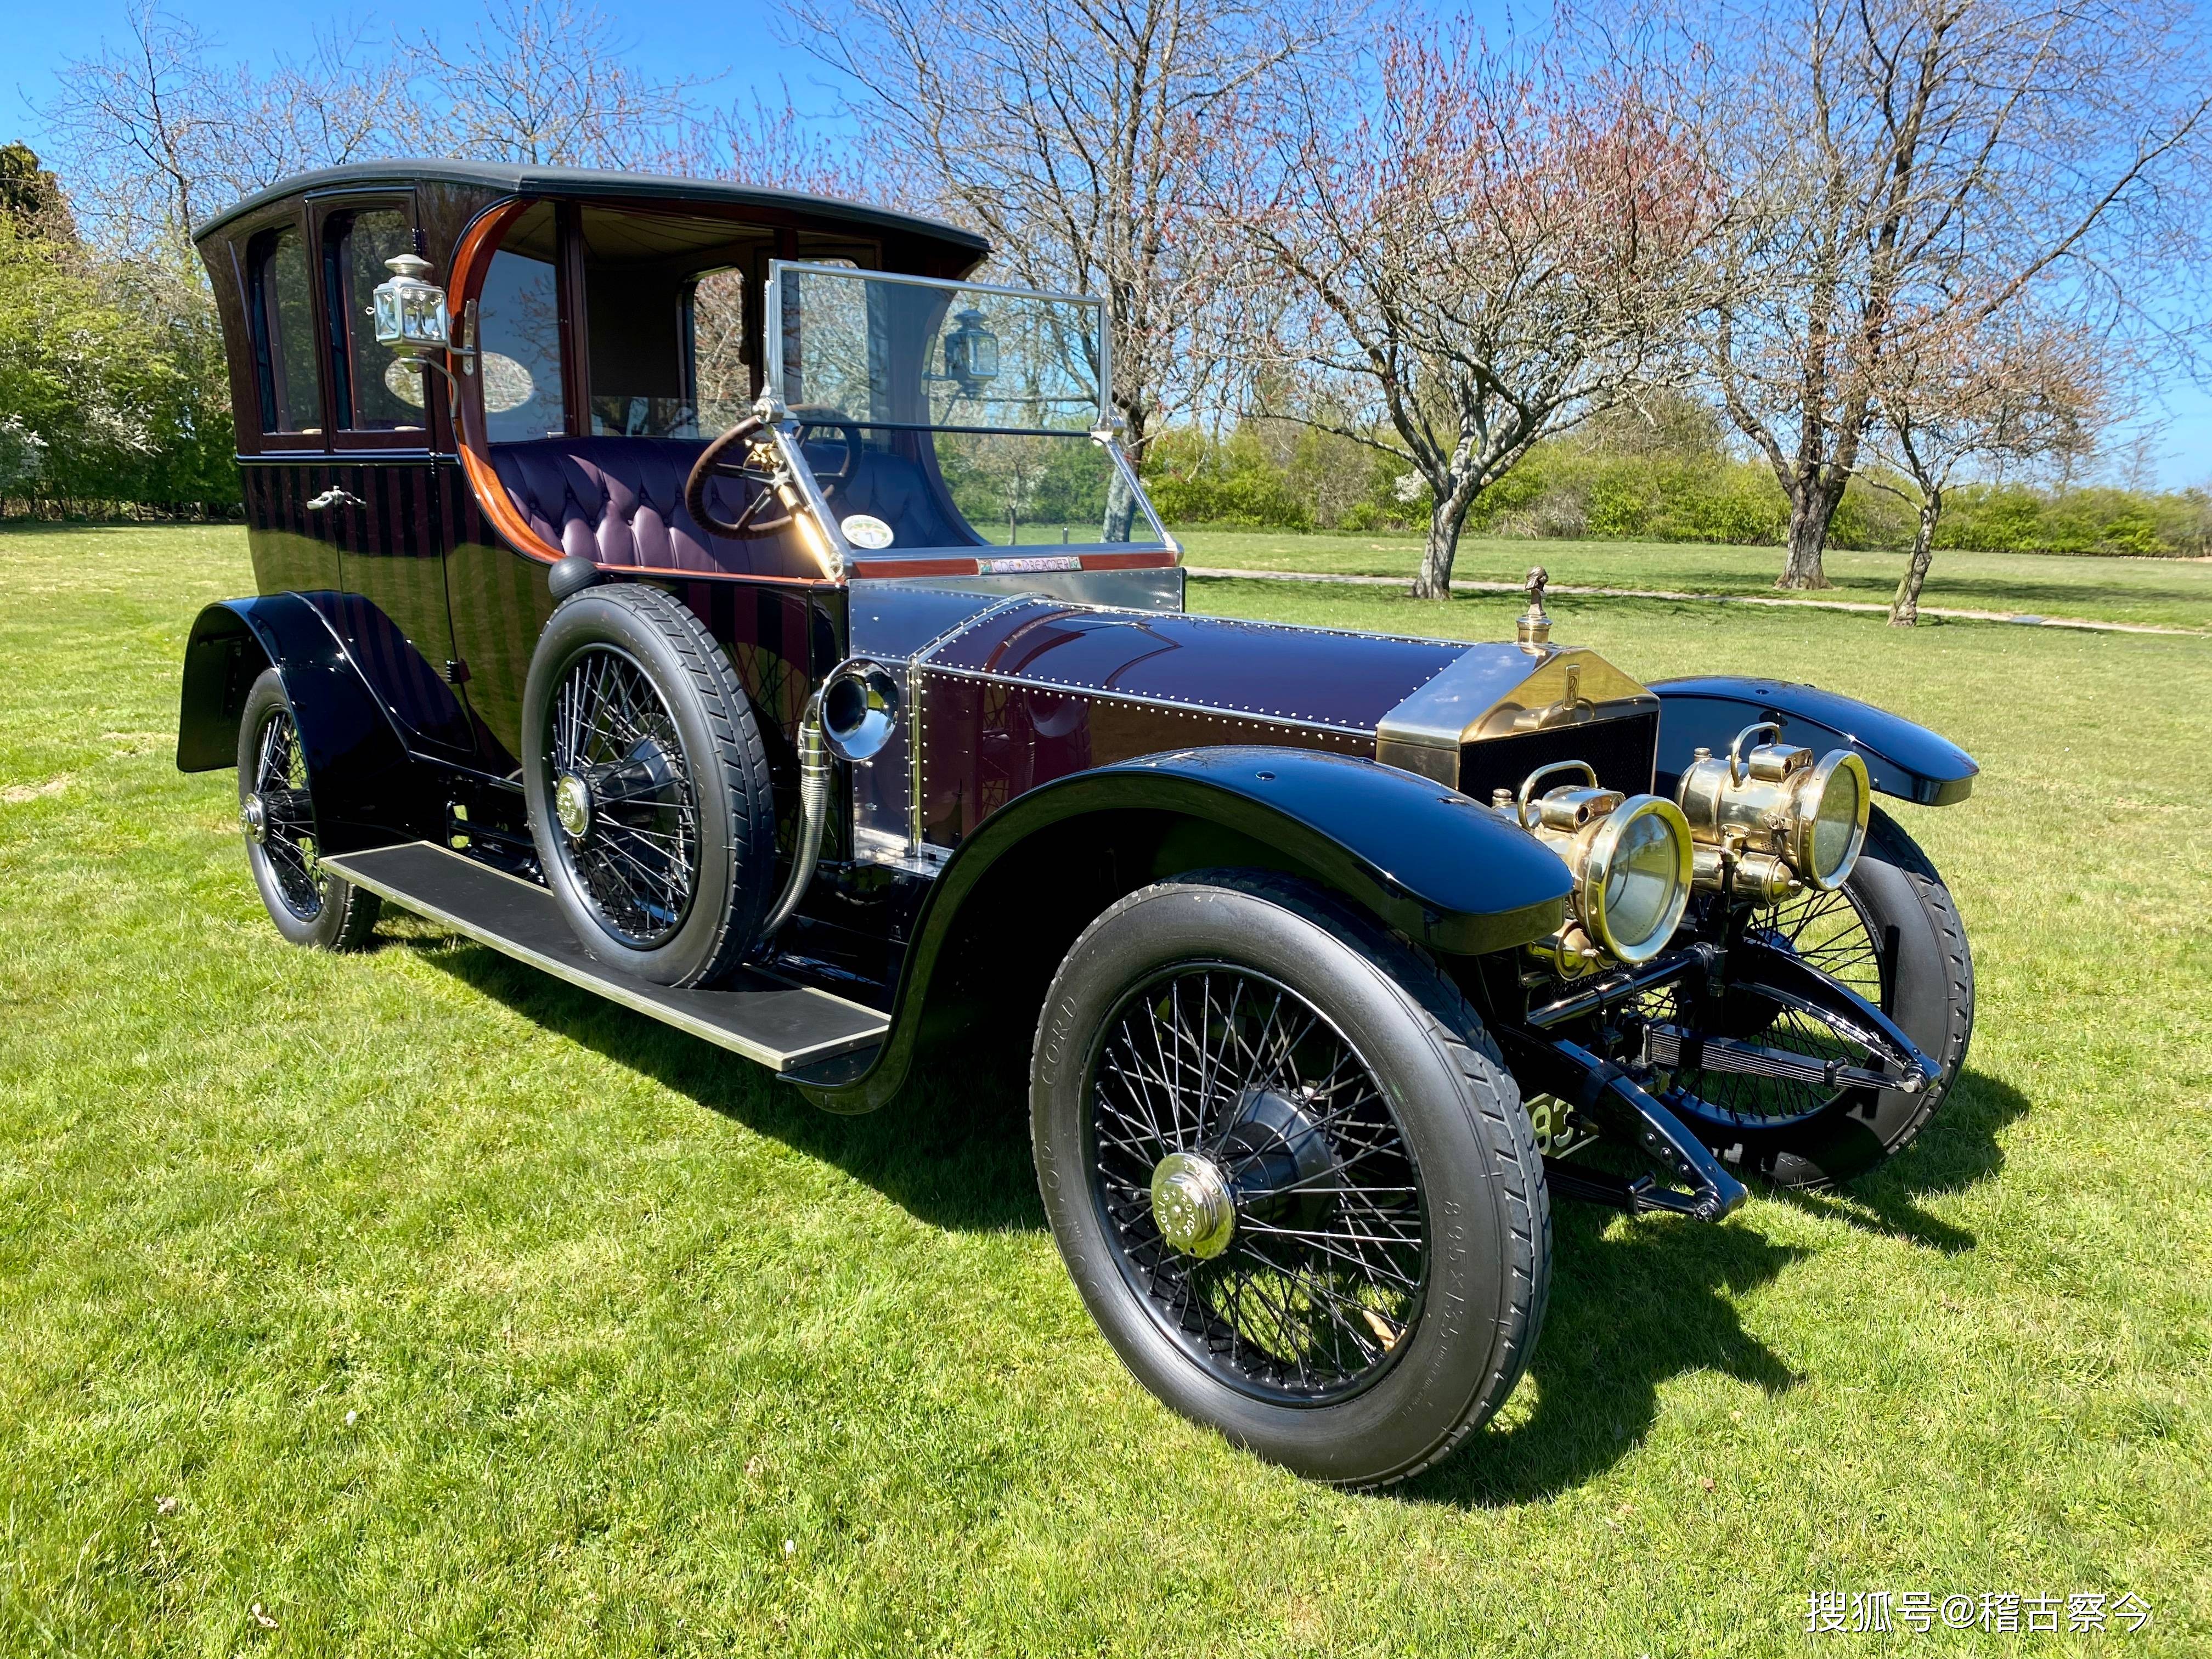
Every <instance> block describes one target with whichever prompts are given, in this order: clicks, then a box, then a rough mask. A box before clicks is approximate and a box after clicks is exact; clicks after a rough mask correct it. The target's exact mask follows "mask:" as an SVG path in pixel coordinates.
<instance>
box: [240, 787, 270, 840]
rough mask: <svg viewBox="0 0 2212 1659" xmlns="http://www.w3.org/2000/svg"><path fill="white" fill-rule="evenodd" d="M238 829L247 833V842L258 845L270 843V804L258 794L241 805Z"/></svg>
mask: <svg viewBox="0 0 2212 1659" xmlns="http://www.w3.org/2000/svg"><path fill="white" fill-rule="evenodd" d="M238 827H239V828H240V829H243V830H244V831H246V840H248V841H250V842H254V843H255V844H256V845H259V844H261V843H264V842H267V841H268V839H269V803H268V802H266V801H264V800H263V799H261V796H260V794H259V793H258V792H257V793H253V794H251V795H248V796H247V797H246V799H244V800H243V801H241V802H240V803H239V807H238Z"/></svg>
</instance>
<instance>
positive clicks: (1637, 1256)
mask: <svg viewBox="0 0 2212 1659" xmlns="http://www.w3.org/2000/svg"><path fill="white" fill-rule="evenodd" d="M1552 1222H1553V1242H1554V1253H1553V1267H1552V1300H1551V1306H1550V1309H1549V1310H1548V1311H1547V1314H1546V1316H1545V1321H1544V1330H1543V1334H1542V1335H1541V1337H1540V1338H1539V1339H1538V1340H1537V1344H1536V1353H1535V1358H1534V1360H1533V1361H1532V1362H1531V1364H1530V1365H1529V1368H1528V1381H1526V1382H1524V1383H1522V1388H1523V1389H1527V1388H1528V1387H1529V1386H1530V1384H1531V1383H1533V1384H1534V1391H1535V1395H1536V1405H1535V1409H1534V1411H1533V1412H1531V1413H1529V1414H1528V1416H1527V1417H1526V1418H1524V1419H1522V1420H1521V1421H1519V1422H1517V1423H1516V1424H1514V1425H1513V1426H1512V1427H1510V1428H1508V1429H1504V1430H1495V1429H1493V1430H1492V1431H1487V1432H1484V1433H1479V1434H1477V1435H1476V1436H1475V1437H1474V1439H1473V1440H1471V1441H1470V1442H1469V1443H1468V1444H1467V1445H1466V1446H1465V1447H1463V1448H1462V1449H1461V1451H1460V1452H1459V1454H1458V1455H1457V1456H1455V1457H1452V1458H1450V1459H1448V1460H1447V1461H1446V1462H1444V1463H1443V1464H1442V1465H1441V1466H1439V1467H1438V1468H1437V1469H1436V1470H1435V1471H1434V1472H1432V1473H1431V1474H1426V1475H1424V1476H1422V1477H1420V1478H1419V1479H1418V1480H1414V1481H1413V1482H1412V1483H1411V1484H1409V1485H1407V1486H1403V1487H1401V1488H1400V1489H1399V1490H1400V1492H1401V1495H1402V1496H1403V1497H1405V1498H1410V1499H1413V1501H1416V1502H1429V1503H1444V1504H1462V1505H1465V1506H1469V1507H1474V1506H1482V1507H1488V1506H1491V1505H1508V1504H1526V1503H1530V1502H1533V1501H1534V1500H1536V1499H1539V1498H1551V1497H1556V1496H1557V1495H1558V1494H1559V1493H1560V1492H1565V1491H1567V1490H1568V1489H1570V1488H1571V1487H1574V1486H1579V1485H1581V1484H1582V1483H1583V1481H1585V1480H1589V1479H1591V1478H1592V1477H1594V1476H1595V1475H1599V1474H1603V1473H1604V1472H1605V1471H1606V1470H1607V1469H1609V1468H1612V1467H1613V1465H1614V1464H1615V1463H1617V1462H1620V1460H1621V1459H1622V1458H1624V1457H1626V1455H1628V1453H1629V1452H1630V1450H1631V1449H1632V1448H1633V1447H1634V1446H1635V1444H1636V1443H1637V1442H1638V1440H1639V1439H1641V1438H1642V1437H1643V1436H1644V1434H1645V1433H1646V1432H1648V1431H1650V1427H1651V1425H1653V1423H1655V1422H1656V1421H1657V1420H1658V1416H1659V1389H1660V1385H1661V1384H1662V1383H1666V1382H1667V1381H1668V1379H1670V1378H1672V1377H1675V1376H1682V1375H1684V1374H1686V1373H1687V1372H1691V1371H1700V1370H1717V1371H1722V1372H1724V1373H1726V1374H1727V1375H1728V1376H1733V1377H1735V1378H1736V1379H1737V1380H1738V1381H1739V1382H1743V1383H1751V1384H1753V1385H1754V1386H1755V1387H1758V1388H1760V1389H1765V1391H1766V1392H1767V1393H1768V1394H1770V1395H1775V1394H1781V1393H1783V1392H1784V1390H1786V1389H1790V1388H1791V1387H1793V1386H1795V1384H1796V1382H1797V1376H1796V1373H1795V1372H1793V1371H1792V1370H1790V1368H1789V1366H1787V1365H1786V1364H1784V1363H1783V1362H1782V1360H1781V1359H1780V1358H1778V1356H1777V1355H1776V1354H1774V1353H1773V1352H1771V1350H1769V1349H1768V1348H1767V1347H1766V1346H1765V1344H1764V1343H1762V1342H1760V1341H1759V1339H1758V1338H1756V1337H1754V1336H1753V1335H1751V1334H1749V1333H1748V1332H1747V1331H1746V1330H1745V1329H1744V1328H1743V1327H1742V1325H1741V1322H1739V1321H1738V1319H1737V1317H1736V1310H1735V1298H1736V1297H1741V1295H1743V1294H1744V1293H1745V1292H1747V1291H1751V1290H1754V1289H1756V1288H1757V1287H1758V1286H1759V1285H1764V1284H1765V1283H1767V1282H1768V1281H1769V1280H1770V1279H1774V1278H1775V1277H1777V1276H1778V1274H1779V1273H1781V1272H1782V1270H1783V1269H1784V1268H1785V1267H1788V1266H1790V1263H1791V1262H1793V1261H1797V1260H1798V1259H1799V1258H1800V1257H1801V1256H1802V1255H1806V1254H1807V1252H1806V1251H1804V1250H1802V1249H1798V1248H1797V1247H1796V1246H1794V1245H1786V1244H1778V1243H1774V1242H1773V1241H1772V1240H1771V1239H1769V1238H1766V1237H1764V1236H1762V1235H1761V1234H1759V1233H1758V1232H1756V1231H1753V1230H1752V1229H1751V1228H1750V1227H1748V1226H1746V1225H1743V1224H1742V1223H1741V1222H1740V1221H1739V1222H1733V1223H1730V1224H1728V1225H1723V1226H1718V1227H1709V1226H1703V1225H1698V1224H1696V1223H1692V1222H1684V1221H1680V1220H1678V1219H1676V1218H1672V1217H1662V1216H1645V1217H1641V1218H1637V1219H1634V1220H1621V1219H1620V1218H1617V1217H1615V1216H1613V1214H1612V1213H1611V1212H1607V1211H1605V1210H1600V1209H1594V1208H1592V1207H1590V1206H1587V1205H1581V1204H1562V1205H1559V1206H1557V1207H1556V1208H1554V1209H1553V1212H1552Z"/></svg>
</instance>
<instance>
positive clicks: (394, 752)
mask: <svg viewBox="0 0 2212 1659" xmlns="http://www.w3.org/2000/svg"><path fill="white" fill-rule="evenodd" d="M271 666H274V667H275V668H276V671H277V672H278V673H279V674H280V675H281V676H282V677H283V682H284V696H285V699H286V701H288V702H289V703H290V704H291V706H292V717H293V720H295V722H296V723H297V725H298V726H299V729H300V745H301V754H302V756H303V757H304V758H305V759H306V762H307V785H308V788H309V789H310V790H311V791H312V792H313V795H314V799H315V816H316V827H317V829H318V831H319V835H320V837H321V843H322V850H323V851H325V852H328V853H344V852H351V851H354V850H356V849H358V848H363V847H378V846H382V845H384V844H386V843H387V842H392V841H394V840H404V839H407V838H410V837H412V836H441V835H442V834H443V825H444V818H443V811H442V806H441V801H440V797H439V794H438V792H437V791H436V789H435V787H433V780H431V779H430V778H429V777H428V776H426V775H425V769H424V768H422V766H421V765H420V764H419V763H417V762H416V760H415V759H414V757H412V756H410V754H409V753H408V750H407V744H406V743H405V741H404V739H403V738H401V736H400V734H399V731H398V727H397V726H394V725H393V723H392V717H391V715H390V714H388V713H386V710H385V708H384V707H383V705H382V704H381V703H380V702H378V700H377V698H376V696H375V694H374V692H373V691H372V690H370V689H369V686H368V682H367V681H366V680H365V679H364V678H362V674H361V671H360V670H359V669H358V668H356V666H355V665H354V662H353V659H352V658H351V657H350V656H349V655H348V654H347V652H346V649H345V647H344V645H343V642H342V641H340V640H339V639H338V637H337V635H336V634H334V633H333V632H331V627H330V624H329V623H327V622H325V620H324V618H323V617H322V615H321V613H320V612H319V611H317V610H316V609H315V607H314V606H313V605H311V604H310V603H308V601H307V599H303V598H302V597H301V596H300V595H299V594H297V593H270V594H264V595H263V596H261V597H260V598H258V599H225V600H223V601H222V602H221V603H220V604H216V605H210V606H208V608H207V609H206V610H204V611H202V612H200V614H199V617H198V618H197V620H196V621H195V622H194V623H192V631H191V637H190V639H189V640H187V641H186V642H185V673H184V695H183V702H182V705H181V707H180V708H179V711H178V719H177V768H178V769H179V771H184V772H212V771H216V770H219V769H222V768H223V767H227V766H235V765H236V764H237V763H238V722H239V719H240V715H241V714H242V713H243V712H244V709H245V706H246V692H247V691H248V690H250V689H251V688H252V684H253V682H254V680H255V679H256V678H258V676H259V675H260V673H261V671H263V670H264V669H265V668H269V667H271Z"/></svg>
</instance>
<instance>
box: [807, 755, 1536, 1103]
mask: <svg viewBox="0 0 2212 1659" xmlns="http://www.w3.org/2000/svg"><path fill="white" fill-rule="evenodd" d="M1132 811H1135V812H1145V813H1154V814H1161V815H1165V816H1170V817H1178V818H1182V819H1188V820H1196V821H1199V822H1202V823H1209V824H1212V825H1216V826H1218V827H1219V828H1220V829H1225V830H1228V831H1231V832H1233V833H1234V834H1236V835H1237V836H1241V837H1243V838H1244V839H1245V840H1246V841H1248V842H1254V843H1257V844H1258V846H1259V847H1261V848H1264V849H1266V850H1267V852H1269V853H1271V854H1274V855H1276V856H1279V858H1280V859H1281V860H1283V861H1284V862H1285V864H1287V865H1290V866H1295V867H1297V868H1301V869H1304V870H1306V871H1309V872H1311V873H1312V874H1313V875H1315V876H1316V877H1317V878H1319V879H1320V880H1322V882H1324V883H1326V884H1328V886H1330V887H1332V888H1334V889H1335V890H1337V891H1339V892H1341V893H1343V894H1344V895H1345V896H1346V897H1348V898H1350V899H1352V901H1354V902H1357V903H1358V904H1360V905H1362V906H1363V907H1364V908H1366V909H1367V910H1369V911H1370V912H1371V913H1372V914H1373V915H1376V917H1378V918H1380V919H1381V920H1382V921H1383V923H1384V924H1385V925H1386V926H1388V927H1394V928H1395V929H1397V930H1399V931H1400V932H1401V933H1405V934H1406V935H1407V937H1408V938H1410V939H1414V940H1417V941H1419V943H1421V944H1424V945H1429V946H1431V948H1433V949H1436V950H1438V951H1447V952H1451V953H1455V954H1462V955H1472V954H1475V953H1479V952H1483V951H1499V950H1505V949H1508V948H1510V947H1511V946H1514V945H1522V944H1525V943H1527V942H1528V940H1530V939H1541V937H1543V936H1544V935H1545V934H1547V933H1551V932H1553V930H1554V929H1556V928H1557V927H1559V925H1560V923H1561V922H1562V921H1564V920H1565V913H1566V898H1567V891H1568V888H1569V886H1570V882H1569V878H1568V875H1567V868H1566V866H1565V864H1564V863H1562V862H1561V861H1560V860H1559V856H1558V855H1557V854H1554V853H1553V852H1552V851H1551V850H1550V849H1549V848H1546V847H1545V846H1544V845H1543V844H1542V843H1541V842H1538V841H1537V840H1536V839H1535V837H1534V836H1530V835H1528V833H1527V832H1526V831H1524V830H1522V829H1516V827H1515V826H1514V825H1512V824H1511V823H1508V822H1506V820H1504V818H1502V817H1498V814H1497V813H1495V812H1494V811H1491V810H1490V809H1489V808H1488V807H1486V806H1483V805H1478V804H1477V803H1476V802H1474V801H1472V800H1470V799H1468V798H1467V797H1466V796H1464V795H1462V794H1459V793H1455V791H1453V790H1451V789H1449V788H1447V787H1443V786H1442V785H1440V784H1437V783H1435V782H1433V781H1430V780H1428V779H1426V778H1421V777H1417V776H1415V775H1413V774H1412V773H1410V772H1404V771H1401V770H1399V769H1397V768H1396V767H1392V766H1384V765H1383V764H1381V763H1378V762H1375V761H1370V760H1361V759H1358V758H1354V757H1347V756H1341V755H1325V754H1318V753H1315V752H1313V751H1311V750H1297V749H1273V748H1264V747H1256V746H1255V747H1237V748H1221V749H1200V750H1179V751H1176V752H1175V753H1172V754H1165V755H1152V756H1146V757H1143V758H1141V759H1137V760H1131V761H1124V762H1121V763H1116V764H1115V765H1111V766H1102V767H1098V768H1096V769H1092V770H1091V771H1087V772H1079V773H1077V774H1075V775H1073V776H1071V777H1066V778H1062V779H1060V781H1057V782H1054V783H1049V784H1047V785H1045V786H1044V787H1042V788H1038V789H1033V790H1030V791H1029V792H1028V793H1025V794H1022V795H1019V796H1017V797H1016V798H1015V799H1013V800H1012V801H1010V802H1008V803H1007V804H1006V805H1005V806H1003V807H1001V808H1000V809H999V811H996V812H994V813H993V814H992V815H991V817H988V818H987V819H985V820H984V821H983V823H981V825H980V826H978V828H977V829H976V831H975V834H974V835H973V836H969V838H968V839H967V840H966V841H964V842H962V843H961V845H960V847H959V848H958V849H957V851H956V852H955V853H954V854H953V856H952V858H951V860H950V861H949V862H948V863H947V864H946V865H945V868H944V870H943V871H942V872H940V873H939V876H938V878H937V880H936V882H935V884H934V885H933V888H932V890H931V892H930V894H929V896H928V898H927V901H926V902H925V903H924V905H923V907H922V909H921V914H920V915H919V916H918V917H917V918H916V921H915V930H914V933H913V940H912V943H911V945H909V947H908V951H907V955H906V960H905V963H903V965H902V971H901V974H900V977H899V987H898V991H897V995H896V1000H895V1001H894V1003H893V1005H892V1009H891V1028H890V1031H889V1033H887V1034H886V1036H885V1038H884V1042H883V1045H882V1046H881V1047H880V1048H878V1049H877V1050H876V1051H875V1052H874V1054H873V1055H872V1058H871V1059H870V1060H868V1061H867V1063H866V1068H865V1069H864V1070H863V1069H859V1068H858V1067H857V1066H852V1069H850V1071H849V1072H848V1071H847V1070H846V1069H845V1068H843V1067H841V1066H840V1065H839V1063H838V1062H836V1061H831V1062H829V1063H828V1065H827V1066H824V1067H823V1068H820V1069H819V1070H818V1071H817V1072H812V1073H805V1074H801V1075H799V1076H796V1077H794V1078H793V1081H796V1082H798V1083H799V1084H801V1085H802V1086H804V1087H805V1089H806V1091H807V1092H808V1094H809V1096H810V1097H811V1098H813V1099H814V1101H815V1102H816V1103H817V1104H818V1105H822V1106H825V1107H828V1108H829V1109H832V1110H835V1111H845V1112H853V1111H871V1110H873V1109H875V1108H876V1107H878V1106H880V1105H882V1104H883V1103H884V1102H885V1101H886V1100H888V1099H889V1098H890V1096H891V1095H892V1094H893V1093H895V1092H896V1090H897V1089H898V1087H899V1085H900V1084H901V1083H902V1082H903V1081H904V1080H905V1077H906V1071H907V1066H908V1061H909V1060H910V1059H911V1056H912V1053H913V1048H914V1043H915V1034H916V1030H917V1029H918V1026H919V1024H920V1018H921V1009H922V1005H923V1002H924V1000H925V999H926V997H927V992H928V988H929V983H930V980H931V976H932V975H933V973H934V971H935V969H936V968H937V965H938V961H939V956H940V954H941V953H942V951H943V950H944V947H945V942H946V940H947V939H948V938H949V937H950V935H951V931H952V927H953V923H954V921H955V920H956V918H957V916H958V915H959V913H960V909H961V907H962V905H963V903H964V902H966V900H967V899H968V897H969V896H970V895H971V894H973V893H974V892H975V890H976V888H977V887H978V886H979V885H980V884H981V883H982V881H983V879H984V878H985V877H986V876H987V875H988V874H989V873H990V872H991V871H992V870H993V868H994V866H997V865H998V864H999V862H1000V860H1002V859H1004V858H1005V857H1006V856H1007V855H1008V854H1011V853H1012V852H1014V851H1015V850H1016V849H1017V848H1021V847H1023V846H1024V845H1025V844H1028V843H1030V842H1032V841H1033V839H1034V838H1035V837H1036V836H1040V835H1041V834H1042V833H1044V832H1046V831H1048V830H1050V829H1054V828H1055V827H1058V826H1064V825H1067V824H1069V823H1072V822H1074V821H1077V820H1080V819H1083V818H1085V817H1097V818H1098V819H1099V820H1100V822H1102V823H1103V822H1105V821H1107V819H1108V817H1109V815H1115V814H1126V813H1129V812H1132ZM851 1065H852V1063H851V1062H848V1066H851Z"/></svg>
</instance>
